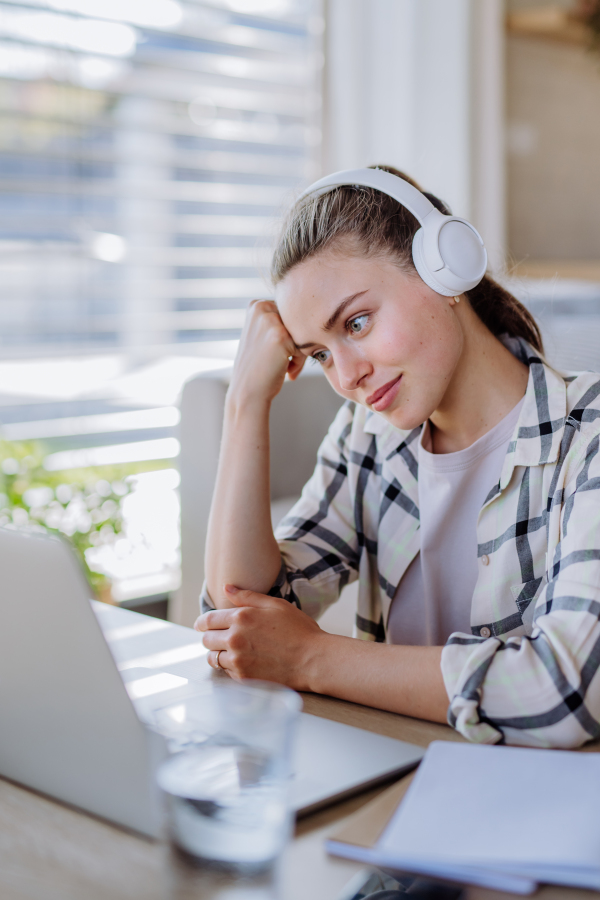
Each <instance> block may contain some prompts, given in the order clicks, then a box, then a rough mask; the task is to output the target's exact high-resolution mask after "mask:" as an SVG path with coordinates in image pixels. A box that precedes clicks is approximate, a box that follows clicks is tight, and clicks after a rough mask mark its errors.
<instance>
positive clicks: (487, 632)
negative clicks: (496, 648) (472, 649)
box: [479, 625, 492, 638]
mask: <svg viewBox="0 0 600 900" xmlns="http://www.w3.org/2000/svg"><path fill="white" fill-rule="evenodd" d="M479 634H480V635H481V637H483V638H489V637H491V636H492V632H491V631H490V629H489V628H488V627H487V625H484V626H483V628H480V629H479Z"/></svg>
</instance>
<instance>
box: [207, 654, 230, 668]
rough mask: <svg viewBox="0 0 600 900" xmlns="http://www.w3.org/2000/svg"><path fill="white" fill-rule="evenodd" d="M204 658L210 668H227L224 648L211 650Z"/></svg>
mask: <svg viewBox="0 0 600 900" xmlns="http://www.w3.org/2000/svg"><path fill="white" fill-rule="evenodd" d="M206 660H207V662H208V664H209V666H210V667H211V669H223V670H225V669H227V651H226V650H211V651H210V652H209V653H207V654H206Z"/></svg>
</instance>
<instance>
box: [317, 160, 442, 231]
mask: <svg viewBox="0 0 600 900" xmlns="http://www.w3.org/2000/svg"><path fill="white" fill-rule="evenodd" d="M348 185H352V186H354V187H369V188H373V189H374V190H376V191H381V193H382V194H387V195H388V196H389V197H392V198H393V199H394V200H397V201H398V203H400V205H401V206H404V207H406V209H407V210H408V211H409V212H411V213H412V214H413V216H414V217H415V219H417V221H418V222H419V223H420V224H421V225H422V224H423V222H424V221H425V219H426V218H427V216H428V215H429V214H430V213H431V212H432V211H433V210H435V206H434V205H433V203H431V201H430V200H428V199H427V197H426V196H425V194H422V193H421V191H419V190H418V189H417V188H416V187H413V186H412V184H409V182H408V181H405V180H404V178H398V176H397V175H392V173H391V172H384V171H383V169H346V170H345V171H343V172H334V173H333V175H326V176H325V178H321V179H319V181H315V183H314V184H312V185H311V186H310V187H309V188H307V189H306V190H305V191H303V192H302V193H301V194H300V198H299V199H301V200H302V199H303V198H304V197H308V196H309V195H311V194H315V195H319V194H326V193H327V192H328V191H332V190H333V189H334V188H336V187H344V186H348Z"/></svg>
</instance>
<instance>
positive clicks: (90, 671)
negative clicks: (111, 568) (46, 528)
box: [0, 528, 163, 836]
mask: <svg viewBox="0 0 600 900" xmlns="http://www.w3.org/2000/svg"><path fill="white" fill-rule="evenodd" d="M0 572H1V573H2V581H1V584H2V588H1V592H0V604H1V610H2V612H1V625H0V722H1V723H2V725H1V728H0V775H3V776H4V777H6V778H9V779H11V780H13V781H17V782H20V783H22V784H24V785H27V786H28V787H31V788H34V789H35V790H38V791H41V792H42V793H44V794H48V795H50V796H52V797H55V798H57V799H59V800H62V801H64V802H66V803H70V804H73V805H74V806H78V807H80V808H81V809H84V810H87V811H88V812H91V813H94V814H96V815H98V816H101V817H103V818H105V819H109V820H110V821H112V822H115V823H117V824H119V825H122V826H125V827H127V828H131V829H133V830H135V831H139V832H142V833H143V834H148V835H151V836H157V835H158V833H159V828H160V815H159V799H158V792H157V790H156V788H155V787H154V769H155V767H156V764H157V763H158V761H159V759H160V758H161V756H162V753H163V749H162V740H161V739H160V738H159V736H158V735H155V734H153V733H151V732H149V731H147V730H146V729H145V727H144V726H143V725H142V723H141V722H140V721H139V719H138V717H137V715H136V712H135V710H134V708H133V705H132V703H131V701H130V699H129V697H128V695H127V692H126V690H125V687H124V685H123V682H122V679H121V678H120V676H119V672H118V671H117V669H116V667H115V664H114V662H113V659H112V657H111V654H110V651H109V648H108V646H107V644H106V642H105V640H104V638H103V636H102V632H101V630H100V627H99V625H98V622H97V620H96V617H95V615H94V613H93V610H92V608H91V606H90V602H89V593H90V592H89V588H88V586H87V583H86V581H85V578H84V576H83V573H82V571H81V570H80V568H79V566H78V563H77V560H76V559H75V557H74V555H73V553H72V551H71V550H70V549H69V548H68V547H67V546H66V545H65V544H64V543H63V542H62V541H61V540H60V539H59V538H56V537H53V536H49V535H45V534H38V533H35V532H24V531H14V530H9V529H7V528H0Z"/></svg>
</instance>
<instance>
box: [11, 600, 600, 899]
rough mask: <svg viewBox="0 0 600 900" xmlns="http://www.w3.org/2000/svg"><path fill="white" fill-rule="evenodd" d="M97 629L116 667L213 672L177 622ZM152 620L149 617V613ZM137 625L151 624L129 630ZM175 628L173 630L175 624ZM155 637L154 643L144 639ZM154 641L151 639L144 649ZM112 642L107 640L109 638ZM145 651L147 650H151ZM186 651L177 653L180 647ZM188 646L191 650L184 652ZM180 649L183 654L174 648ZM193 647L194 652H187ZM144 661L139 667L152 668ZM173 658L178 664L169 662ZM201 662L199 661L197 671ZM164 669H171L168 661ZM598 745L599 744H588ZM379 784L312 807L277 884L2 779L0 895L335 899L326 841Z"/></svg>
mask: <svg viewBox="0 0 600 900" xmlns="http://www.w3.org/2000/svg"><path fill="white" fill-rule="evenodd" d="M101 617H103V618H104V623H103V624H104V627H105V628H107V629H108V630H109V631H110V630H113V634H114V631H115V629H117V628H120V629H121V634H122V635H123V637H122V638H120V639H119V640H120V641H121V642H122V646H121V647H120V648H119V647H116V648H115V655H116V658H117V659H118V660H119V659H120V661H121V665H123V666H126V665H127V659H129V660H130V661H132V660H137V661H138V665H139V664H140V663H139V659H140V658H141V657H144V656H145V658H146V659H148V660H149V659H150V657H151V656H152V654H153V653H154V654H156V653H159V652H160V653H163V654H164V653H165V652H168V653H171V656H172V658H176V657H177V644H178V645H179V648H180V653H179V656H180V657H181V661H180V663H179V665H181V667H182V671H183V669H184V668H185V667H186V666H189V665H190V661H191V660H193V659H196V664H197V666H198V667H199V668H198V671H202V672H203V674H204V675H205V677H206V678H213V677H226V676H222V675H221V676H219V675H218V673H212V671H211V670H209V668H208V667H207V666H206V661H205V659H204V658H203V654H202V653H201V652H200V650H199V648H196V650H194V645H195V644H197V643H198V641H199V635H196V633H195V632H190V630H189V629H182V628H180V626H165V627H164V630H163V635H164V641H163V647H165V646H166V647H167V648H168V649H167V651H165V650H161V649H160V648H159V635H160V634H161V628H160V626H157V627H154V628H153V625H152V620H149V619H148V618H147V617H142V616H140V615H139V614H138V613H132V612H129V611H127V612H125V611H122V610H114V609H110V608H108V607H107V608H106V611H105V610H102V613H101ZM154 621H155V622H156V620H154ZM136 625H142V626H143V625H147V626H148V627H150V628H151V629H152V630H150V631H147V632H145V637H144V633H143V628H142V633H138V634H137V635H136V634H135V628H136ZM173 629H177V630H173ZM150 635H152V636H153V637H152V642H150V637H149V636H150ZM150 643H152V646H150ZM113 646H114V645H113ZM149 648H150V652H145V651H148V650H149ZM182 648H183V650H182ZM185 648H188V649H185ZM181 651H182V652H181ZM194 653H195V656H194ZM151 664H152V663H151V662H149V661H148V662H146V665H151ZM177 665H178V664H177V663H175V666H177ZM200 667H202V668H200ZM169 670H170V671H176V669H175V668H174V667H173V666H171V665H169ZM304 708H305V710H306V712H309V713H313V714H315V715H319V716H324V717H327V718H331V719H336V720H337V721H339V722H345V723H347V724H349V725H356V726H359V727H361V728H366V729H368V730H370V731H374V732H378V733H379V734H386V735H389V736H391V737H397V738H401V739H403V740H408V741H412V742H414V743H416V744H420V745H421V746H427V745H428V744H429V742H430V741H432V740H435V739H440V738H441V739H443V740H457V741H460V740H462V738H460V737H459V735H457V734H456V733H455V732H454V731H452V730H451V729H450V728H448V727H446V726H443V725H435V724H431V723H426V722H421V721H418V720H415V719H409V718H406V717H404V716H397V715H394V714H392V713H385V712H381V711H378V710H373V709H368V708H366V707H361V706H356V705H355V704H351V703H345V702H343V701H340V700H334V699H331V698H328V697H321V696H315V695H305V697H304ZM590 749H593V750H599V749H600V747H599V746H598V745H597V744H596V745H594V746H593V747H590ZM380 790H381V789H376V790H372V791H370V792H368V793H366V794H362V795H361V796H359V797H355V798H353V799H351V800H348V801H345V802H343V803H338V804H337V805H335V806H333V807H331V808H330V809H327V810H323V811H322V812H320V813H315V814H314V815H312V816H309V817H307V818H305V819H303V820H301V821H300V823H299V824H298V827H297V830H296V837H295V839H294V841H293V842H292V843H291V845H290V847H289V848H288V850H287V852H286V855H285V858H284V860H283V863H282V867H281V872H280V873H279V875H278V884H277V885H276V886H273V885H269V884H262V885H261V884H253V885H248V884H245V885H244V884H240V885H238V886H237V887H236V886H232V885H231V882H230V881H229V880H227V879H225V880H224V879H219V878H217V877H215V876H210V875H207V874H206V873H203V872H199V871H197V870H194V869H193V868H191V867H190V866H188V865H187V864H185V863H183V862H181V861H180V860H179V859H177V858H176V857H175V856H174V855H173V854H172V852H171V851H170V849H169V848H168V847H167V846H165V845H164V844H160V843H153V842H151V841H148V840H145V839H143V838H140V837H137V836H136V835H132V834H129V833H127V832H124V831H122V830H120V829H118V828H116V827H113V826H111V825H109V824H107V823H105V822H102V821H100V820H98V819H95V818H93V817H91V816H88V815H86V814H84V813H81V812H78V811H77V810H74V809H70V808H67V807H65V806H63V805H62V804H60V803H57V802H54V801H52V800H49V799H48V798H46V797H42V796H40V795H38V794H35V793H33V792H32V791H29V790H27V789H25V788H22V787H19V786H17V785H15V784H12V783H9V782H7V781H4V780H2V779H0V898H1V900H138V898H140V900H141V898H143V900H188V898H189V900H191V898H194V900H204V898H211V900H336V898H337V896H338V894H339V893H340V891H341V890H342V888H343V887H344V886H345V884H346V883H347V882H348V881H349V880H350V878H351V877H352V876H353V874H354V873H355V872H357V871H358V870H359V869H360V868H361V866H360V865H359V864H357V863H353V862H350V861H347V860H341V859H335V858H333V857H329V856H327V855H326V854H325V851H324V849H323V841H324V838H325V837H326V836H327V835H328V834H329V833H331V832H332V831H334V830H337V829H338V828H339V827H340V826H341V824H342V823H343V822H344V820H345V819H347V817H348V816H349V815H350V814H351V813H352V812H354V811H355V810H356V809H358V808H359V807H360V806H361V805H363V804H364V803H365V802H367V801H368V800H369V799H371V798H372V797H374V796H376V795H377V793H379V791H380ZM508 896H511V895H504V894H500V893H498V892H493V891H486V890H483V889H472V890H471V891H469V893H468V897H469V900H498V898H501V897H508ZM536 896H539V897H540V898H543V900H559V898H561V900H576V898H577V900H584V898H587V900H590V898H592V897H598V898H600V894H593V893H590V892H587V891H577V890H567V889H564V888H543V889H542V891H541V892H540V893H539V894H538V895H536Z"/></svg>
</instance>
